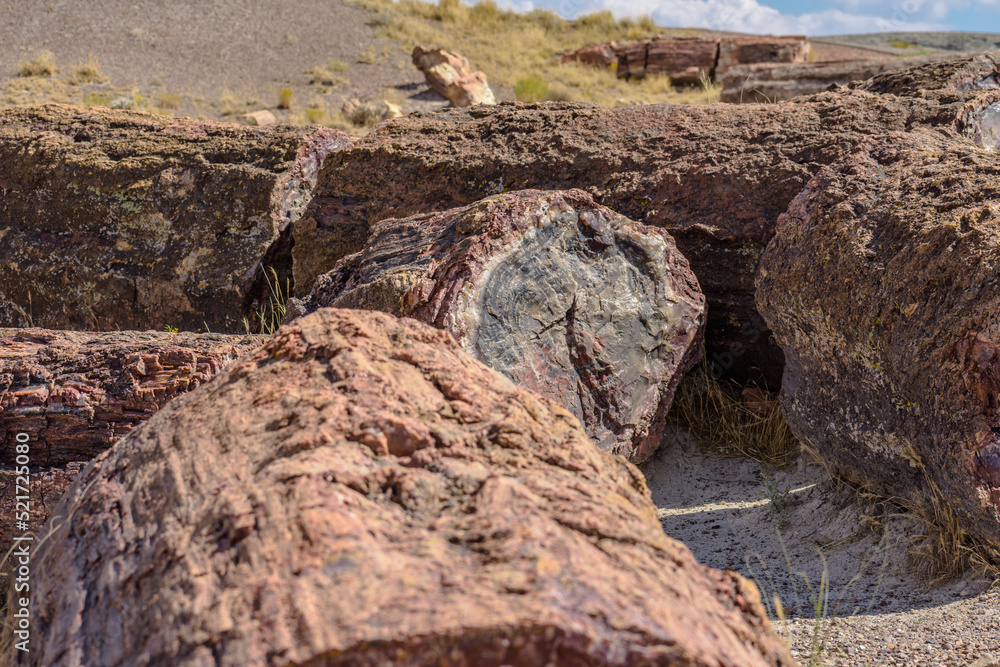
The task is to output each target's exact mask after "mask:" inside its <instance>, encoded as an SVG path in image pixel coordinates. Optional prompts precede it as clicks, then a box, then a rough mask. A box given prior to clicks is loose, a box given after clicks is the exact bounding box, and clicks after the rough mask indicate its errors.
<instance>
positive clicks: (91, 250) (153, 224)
mask: <svg viewBox="0 0 1000 667" xmlns="http://www.w3.org/2000/svg"><path fill="white" fill-rule="evenodd" d="M347 144H348V139H347V137H346V135H344V134H342V133H340V132H336V131H333V130H325V129H317V128H293V127H267V128H254V127H246V126H240V125H233V124H223V123H212V122H202V121H194V120H189V119H178V118H167V117H164V116H154V115H152V114H146V113H139V112H130V111H113V110H110V109H83V108H78V107H71V106H63V105H47V106H44V107H18V108H11V109H4V110H2V111H0V257H2V258H3V261H2V262H0V326H41V327H46V328H52V329H77V330H97V331H107V330H115V329H154V330H162V329H163V328H164V326H167V325H169V326H173V327H177V328H179V329H182V330H188V331H198V330H205V328H206V327H207V328H208V329H209V330H211V331H228V332H238V331H242V330H243V324H242V318H243V317H244V316H246V315H249V314H250V311H251V309H252V308H253V306H254V302H255V301H257V300H260V299H262V298H266V297H267V296H269V295H268V294H266V285H264V281H263V271H262V265H265V264H266V265H268V266H273V267H274V268H275V269H276V270H278V271H280V272H281V273H282V274H283V275H286V274H290V272H291V266H290V261H289V260H288V259H287V258H283V257H281V256H279V255H280V254H281V252H282V251H285V253H286V254H287V249H285V248H283V245H286V244H287V238H286V237H287V235H288V233H289V232H290V225H292V224H294V222H295V221H296V220H297V219H298V218H299V217H300V215H301V214H302V211H303V209H304V208H305V206H306V204H307V203H308V201H309V195H310V193H311V190H312V186H313V183H314V182H315V178H316V172H317V170H318V169H319V165H320V163H321V162H322V160H323V157H324V156H325V155H326V154H327V153H328V152H330V151H332V150H336V149H339V148H342V147H344V146H346V145H347Z"/></svg>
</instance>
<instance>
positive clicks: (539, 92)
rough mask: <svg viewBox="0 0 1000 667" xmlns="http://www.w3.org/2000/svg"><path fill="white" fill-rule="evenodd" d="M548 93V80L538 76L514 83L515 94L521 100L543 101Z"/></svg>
mask: <svg viewBox="0 0 1000 667" xmlns="http://www.w3.org/2000/svg"><path fill="white" fill-rule="evenodd" d="M548 94H549V84H548V82H546V81H545V79H540V78H538V77H537V76H529V77H526V78H524V79H521V80H520V81H518V82H517V83H515V84H514V95H515V96H516V97H517V99H518V101H520V102H541V101H542V100H544V99H545V98H546V97H547V96H548Z"/></svg>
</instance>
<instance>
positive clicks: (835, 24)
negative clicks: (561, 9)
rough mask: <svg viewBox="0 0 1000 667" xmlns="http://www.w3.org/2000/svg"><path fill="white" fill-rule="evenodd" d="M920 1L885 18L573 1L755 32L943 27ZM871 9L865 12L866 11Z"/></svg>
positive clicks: (679, 23) (690, 2) (719, 0)
mask: <svg viewBox="0 0 1000 667" xmlns="http://www.w3.org/2000/svg"><path fill="white" fill-rule="evenodd" d="M567 1H568V2H572V1H573V0H567ZM911 3H912V4H916V5H920V4H921V3H920V2H919V0H901V1H900V2H897V3H894V4H896V5H897V6H898V7H899V8H898V9H897V10H895V11H892V10H890V12H887V13H885V14H883V15H882V16H879V15H874V14H869V13H867V12H870V11H871V6H870V5H869V4H866V5H865V9H864V10H862V12H864V13H853V12H847V11H843V10H840V9H828V10H824V11H821V12H812V13H808V14H803V15H801V16H791V15H788V14H782V13H781V12H779V11H778V10H776V9H774V8H772V7H767V6H764V5H761V4H760V3H759V2H757V0H599V1H598V2H581V1H579V0H578V1H577V2H575V3H574V4H578V5H589V6H590V7H592V9H583V12H586V11H593V9H609V10H611V11H612V12H614V13H615V15H618V16H629V15H630V16H638V15H643V14H652V15H653V17H654V18H655V19H656V22H657V23H658V24H659V25H662V26H669V27H697V28H712V29H714V30H734V31H737V32H749V33H757V34H806V35H835V34H843V33H857V32H879V31H906V30H913V31H923V30H945V29H947V28H946V26H944V25H942V24H941V23H938V22H936V21H928V20H920V19H919V18H918V17H917V16H916V13H915V12H906V11H905V10H904V9H903V8H902V5H908V6H907V7H906V9H909V8H910V5H911ZM865 10H867V11H865Z"/></svg>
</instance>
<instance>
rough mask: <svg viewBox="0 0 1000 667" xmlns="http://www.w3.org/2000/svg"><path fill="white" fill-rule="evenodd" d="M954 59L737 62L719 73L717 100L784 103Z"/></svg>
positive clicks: (933, 56) (889, 79)
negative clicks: (837, 87)
mask: <svg viewBox="0 0 1000 667" xmlns="http://www.w3.org/2000/svg"><path fill="white" fill-rule="evenodd" d="M953 58H954V56H948V55H929V56H915V57H913V58H905V59H902V58H898V59H891V60H890V59H880V60H849V61H844V62H825V63H793V64H784V63H777V64H775V63H763V64H757V65H737V66H734V67H730V68H728V69H727V70H725V71H724V72H721V73H720V74H719V76H718V81H719V83H721V84H722V93H721V94H720V97H719V99H720V101H722V102H730V103H734V104H740V103H742V104H750V103H758V102H783V101H786V100H790V99H792V98H794V97H800V96H802V95H812V94H814V93H818V92H821V91H824V90H827V89H828V88H830V87H831V86H834V85H844V84H848V83H851V82H853V81H862V80H865V79H868V78H871V77H873V76H877V75H880V74H884V73H891V74H887V75H886V76H887V79H886V80H887V81H899V80H900V76H899V74H900V71H901V70H905V69H906V68H908V67H914V66H917V65H923V64H925V63H928V62H940V61H945V60H949V59H953ZM904 78H905V77H904ZM872 92H879V91H872Z"/></svg>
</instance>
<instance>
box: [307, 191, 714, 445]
mask: <svg viewBox="0 0 1000 667" xmlns="http://www.w3.org/2000/svg"><path fill="white" fill-rule="evenodd" d="M324 306H335V307H344V308H363V309H377V310H383V311H386V312H389V313H392V314H393V315H398V316H407V317H413V318H415V319H419V320H422V321H424V322H427V323H429V324H433V325H434V326H437V327H440V328H443V329H447V330H448V331H450V332H452V333H453V334H454V335H455V336H456V338H457V339H458V340H459V341H460V342H461V343H462V345H463V347H465V349H466V350H468V351H469V352H470V353H472V354H473V356H475V357H476V358H477V359H479V360H480V361H482V362H484V363H485V364H486V365H488V366H490V367H491V368H493V369H494V370H497V371H500V372H501V373H503V374H504V375H506V376H507V377H509V378H510V379H512V380H513V381H514V382H515V383H517V384H518V385H519V386H522V387H525V388H528V389H532V390H534V391H537V392H539V393H541V394H542V395H544V396H547V397H549V398H553V399H555V400H557V401H559V402H560V403H562V404H563V405H564V406H566V407H567V408H569V409H570V411H571V412H572V413H573V414H574V415H576V416H577V417H578V418H579V419H580V420H581V421H582V422H583V423H584V426H585V428H586V430H587V434H588V435H589V436H590V437H591V439H593V441H594V442H595V443H596V444H597V446H598V447H600V448H601V449H604V450H606V451H610V452H612V453H615V454H621V455H623V456H625V457H627V458H628V459H629V460H630V461H633V462H636V463H637V462H641V461H643V460H645V459H647V458H649V456H651V455H652V454H653V452H654V451H655V450H656V448H657V447H658V446H659V444H660V440H661V439H662V435H663V429H664V427H665V425H666V417H667V412H668V410H669V409H670V404H671V401H672V399H673V395H674V390H675V389H676V387H677V384H678V382H680V379H681V377H682V376H683V375H684V373H686V372H687V371H688V370H689V369H690V368H691V366H693V365H694V364H695V363H696V362H697V361H698V359H699V358H700V356H701V344H702V340H703V329H704V311H705V298H704V296H703V295H702V294H701V291H700V289H699V288H698V281H697V279H696V278H695V277H694V274H692V273H691V270H690V268H689V267H688V263H687V260H685V259H684V258H683V257H682V256H681V254H680V253H679V252H678V251H677V248H676V246H675V245H674V242H673V239H671V238H670V235H669V234H667V233H666V232H665V231H663V230H662V229H656V228H653V227H648V226H646V225H642V224H639V223H635V222H633V221H631V220H628V219H627V218H625V217H623V216H621V215H618V214H617V213H615V212H614V211H611V210H610V209H607V208H605V207H603V206H598V205H597V204H595V203H594V200H593V198H591V196H590V195H588V194H587V193H585V192H583V191H581V190H569V191H566V192H561V193H559V192H540V191H532V190H526V191H521V192H516V193H510V194H505V195H497V196H494V197H487V198H485V199H483V200H481V201H479V202H477V203H475V204H471V205H469V206H466V207H461V208H456V209H452V210H449V211H445V212H442V213H430V214H421V215H416V216H412V217H410V218H406V219H404V220H392V219H390V220H386V221H383V222H382V223H380V224H378V225H376V227H375V228H374V229H373V230H372V233H371V239H370V241H369V243H368V246H367V247H366V248H365V249H364V250H363V251H361V252H360V253H357V254H354V255H351V256H349V257H346V258H344V259H343V260H341V261H340V262H339V263H338V264H337V266H336V267H335V268H334V270H333V271H331V272H330V273H327V274H325V275H323V276H321V277H320V278H319V279H318V280H317V283H316V287H315V288H314V289H313V291H312V292H311V293H310V294H309V295H308V296H307V297H306V298H305V299H303V300H302V302H301V303H300V304H294V305H293V307H292V308H291V309H290V312H292V313H293V315H294V314H297V313H304V312H312V311H314V310H316V309H317V308H321V307H324Z"/></svg>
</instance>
